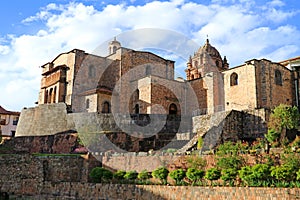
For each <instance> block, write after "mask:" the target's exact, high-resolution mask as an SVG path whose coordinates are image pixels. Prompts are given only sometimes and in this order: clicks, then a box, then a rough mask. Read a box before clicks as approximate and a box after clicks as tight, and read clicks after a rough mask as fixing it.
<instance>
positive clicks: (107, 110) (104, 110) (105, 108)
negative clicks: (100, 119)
mask: <svg viewBox="0 0 300 200" xmlns="http://www.w3.org/2000/svg"><path fill="white" fill-rule="evenodd" d="M102 113H110V105H109V103H108V102H107V101H105V102H104V103H103V105H102Z"/></svg>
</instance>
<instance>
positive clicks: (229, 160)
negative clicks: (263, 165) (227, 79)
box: [217, 155, 245, 170]
mask: <svg viewBox="0 0 300 200" xmlns="http://www.w3.org/2000/svg"><path fill="white" fill-rule="evenodd" d="M244 163H245V162H244V159H243V158H242V157H241V156H238V155H236V156H223V157H219V158H217V166H218V167H219V168H220V169H231V168H234V169H237V170H238V169H240V168H241V167H242V166H243V165H244Z"/></svg>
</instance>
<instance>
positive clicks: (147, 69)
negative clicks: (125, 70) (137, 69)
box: [146, 65, 151, 75]
mask: <svg viewBox="0 0 300 200" xmlns="http://www.w3.org/2000/svg"><path fill="white" fill-rule="evenodd" d="M150 74H151V65H147V66H146V75H150Z"/></svg>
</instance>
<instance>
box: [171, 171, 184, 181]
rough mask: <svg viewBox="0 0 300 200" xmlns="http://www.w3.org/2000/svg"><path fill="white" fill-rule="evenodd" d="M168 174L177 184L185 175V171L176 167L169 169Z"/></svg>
mask: <svg viewBox="0 0 300 200" xmlns="http://www.w3.org/2000/svg"><path fill="white" fill-rule="evenodd" d="M169 176H170V177H171V178H172V179H174V180H175V181H176V185H179V184H180V182H181V181H182V179H184V177H185V171H184V170H183V169H176V170H174V171H171V172H170V173H169Z"/></svg>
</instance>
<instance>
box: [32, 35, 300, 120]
mask: <svg viewBox="0 0 300 200" xmlns="http://www.w3.org/2000/svg"><path fill="white" fill-rule="evenodd" d="M108 52H109V53H108V56H106V57H101V56H97V55H93V54H88V53H86V52H84V51H82V50H78V49H74V50H72V51H70V52H66V53H62V54H60V55H58V56H57V57H56V58H55V59H54V60H53V61H51V62H49V63H47V64H45V65H43V66H42V68H43V73H42V81H41V89H40V95H39V100H38V103H39V104H49V103H57V102H65V103H66V104H67V105H68V106H69V111H72V112H98V113H110V112H112V110H113V111H114V112H115V113H129V114H133V113H135V114H138V113H142V114H162V113H167V114H178V115H192V114H193V115H202V114H209V113H215V112H219V111H227V110H249V109H259V108H266V109H271V108H273V107H275V106H276V105H279V104H280V103H285V104H290V105H299V94H298V93H299V92H298V91H299V89H298V88H299V82H298V76H299V74H298V68H299V66H300V65H299V60H300V57H298V58H294V59H290V60H286V61H282V62H280V63H276V62H272V61H269V60H266V59H260V60H258V59H253V60H249V61H246V62H245V63H244V64H242V65H240V66H236V67H231V68H229V64H228V62H227V58H226V56H225V57H224V58H222V57H221V55H220V53H219V52H218V50H217V49H216V48H215V47H213V46H212V45H211V44H210V42H209V40H208V39H207V40H206V43H205V44H204V45H203V46H202V47H200V48H199V49H198V50H197V51H196V52H195V53H194V55H192V56H190V58H189V59H188V62H187V68H186V70H185V72H186V80H183V79H174V61H171V60H166V59H164V58H162V57H160V56H158V55H155V54H153V53H151V52H144V51H135V50H133V49H128V48H125V47H122V46H121V43H120V42H118V41H117V40H116V39H114V40H113V41H111V42H110V43H109V47H108ZM157 105H159V106H157Z"/></svg>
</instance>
